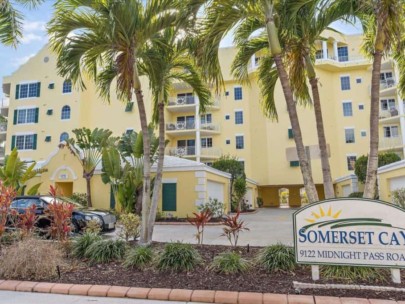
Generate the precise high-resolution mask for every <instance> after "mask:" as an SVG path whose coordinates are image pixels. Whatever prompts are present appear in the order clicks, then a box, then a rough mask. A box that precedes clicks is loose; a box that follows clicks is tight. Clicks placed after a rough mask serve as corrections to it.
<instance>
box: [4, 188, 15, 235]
mask: <svg viewBox="0 0 405 304" xmlns="http://www.w3.org/2000/svg"><path fill="white" fill-rule="evenodd" d="M15 196H16V192H15V190H14V188H12V187H10V186H5V185H4V182H3V181H2V180H0V237H1V236H2V235H3V233H4V232H5V231H6V225H7V221H8V214H9V210H10V206H11V203H12V202H13V199H14V198H15Z"/></svg>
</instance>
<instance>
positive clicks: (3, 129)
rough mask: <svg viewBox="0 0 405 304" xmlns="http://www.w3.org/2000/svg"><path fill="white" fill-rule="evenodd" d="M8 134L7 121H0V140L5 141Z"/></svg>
mask: <svg viewBox="0 0 405 304" xmlns="http://www.w3.org/2000/svg"><path fill="white" fill-rule="evenodd" d="M6 136H7V122H2V123H0V142H2V141H5V140H6Z"/></svg>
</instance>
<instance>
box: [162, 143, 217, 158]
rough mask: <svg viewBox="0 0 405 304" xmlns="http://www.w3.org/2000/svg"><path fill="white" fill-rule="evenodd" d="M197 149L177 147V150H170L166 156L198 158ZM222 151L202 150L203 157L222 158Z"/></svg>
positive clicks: (215, 149) (213, 149) (193, 147)
mask: <svg viewBox="0 0 405 304" xmlns="http://www.w3.org/2000/svg"><path fill="white" fill-rule="evenodd" d="M196 153H197V148H196V147H195V146H191V147H177V148H168V149H167V150H166V154H168V155H170V156H176V157H185V156H196ZM221 154H222V150H221V149H220V148H214V147H210V148H201V154H200V156H202V157H213V158H216V157H220V156H221Z"/></svg>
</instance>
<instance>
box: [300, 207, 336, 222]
mask: <svg viewBox="0 0 405 304" xmlns="http://www.w3.org/2000/svg"><path fill="white" fill-rule="evenodd" d="M341 213H342V210H339V211H337V212H334V211H333V210H332V207H329V209H328V211H327V212H325V210H324V209H323V208H322V207H319V212H318V213H317V212H315V211H312V212H311V217H312V218H306V219H305V220H306V221H307V222H309V223H311V224H313V223H316V222H318V221H325V220H335V219H338V218H339V216H340V214H341Z"/></svg>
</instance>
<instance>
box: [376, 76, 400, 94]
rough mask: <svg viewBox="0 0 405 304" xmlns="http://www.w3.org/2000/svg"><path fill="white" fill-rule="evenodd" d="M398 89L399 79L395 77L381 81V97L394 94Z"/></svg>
mask: <svg viewBox="0 0 405 304" xmlns="http://www.w3.org/2000/svg"><path fill="white" fill-rule="evenodd" d="M370 88H371V87H370ZM396 90H397V81H396V80H395V78H387V79H384V80H381V81H380V97H388V96H394V95H396ZM370 92H371V89H370ZM370 94H371V93H370Z"/></svg>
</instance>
